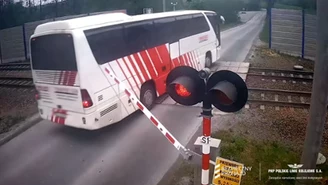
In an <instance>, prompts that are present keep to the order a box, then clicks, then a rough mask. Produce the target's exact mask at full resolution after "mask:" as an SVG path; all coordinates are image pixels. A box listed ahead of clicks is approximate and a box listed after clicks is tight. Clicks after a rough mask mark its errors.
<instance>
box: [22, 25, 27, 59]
mask: <svg viewBox="0 0 328 185" xmlns="http://www.w3.org/2000/svg"><path fill="white" fill-rule="evenodd" d="M23 43H24V54H25V60H27V48H26V34H25V24H23Z"/></svg>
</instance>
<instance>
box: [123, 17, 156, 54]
mask: <svg viewBox="0 0 328 185" xmlns="http://www.w3.org/2000/svg"><path fill="white" fill-rule="evenodd" d="M152 27H153V25H152V22H151V21H142V22H138V23H132V24H127V25H125V29H124V35H125V42H126V45H127V48H128V53H129V54H133V53H137V52H139V51H142V50H145V49H148V48H150V47H151V46H150V45H149V42H148V40H149V39H151V38H150V34H151V30H152Z"/></svg>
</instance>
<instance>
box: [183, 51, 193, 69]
mask: <svg viewBox="0 0 328 185" xmlns="http://www.w3.org/2000/svg"><path fill="white" fill-rule="evenodd" d="M183 59H184V60H185V61H186V63H187V65H188V66H190V67H192V65H191V63H190V61H189V59H188V58H187V53H185V54H184V55H183Z"/></svg>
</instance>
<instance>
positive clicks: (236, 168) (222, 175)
mask: <svg viewBox="0 0 328 185" xmlns="http://www.w3.org/2000/svg"><path fill="white" fill-rule="evenodd" d="M243 168H244V165H243V164H241V163H237V162H234V161H230V160H227V159H223V158H221V157H217V158H216V164H215V168H214V175H213V182H212V183H213V184H215V185H240V182H241V176H242V174H243Z"/></svg>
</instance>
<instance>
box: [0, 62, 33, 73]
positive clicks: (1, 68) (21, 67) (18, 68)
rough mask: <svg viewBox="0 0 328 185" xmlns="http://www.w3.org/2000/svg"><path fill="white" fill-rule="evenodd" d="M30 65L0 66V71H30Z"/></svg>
mask: <svg viewBox="0 0 328 185" xmlns="http://www.w3.org/2000/svg"><path fill="white" fill-rule="evenodd" d="M30 70H31V65H30V63H12V64H0V71H30Z"/></svg>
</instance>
